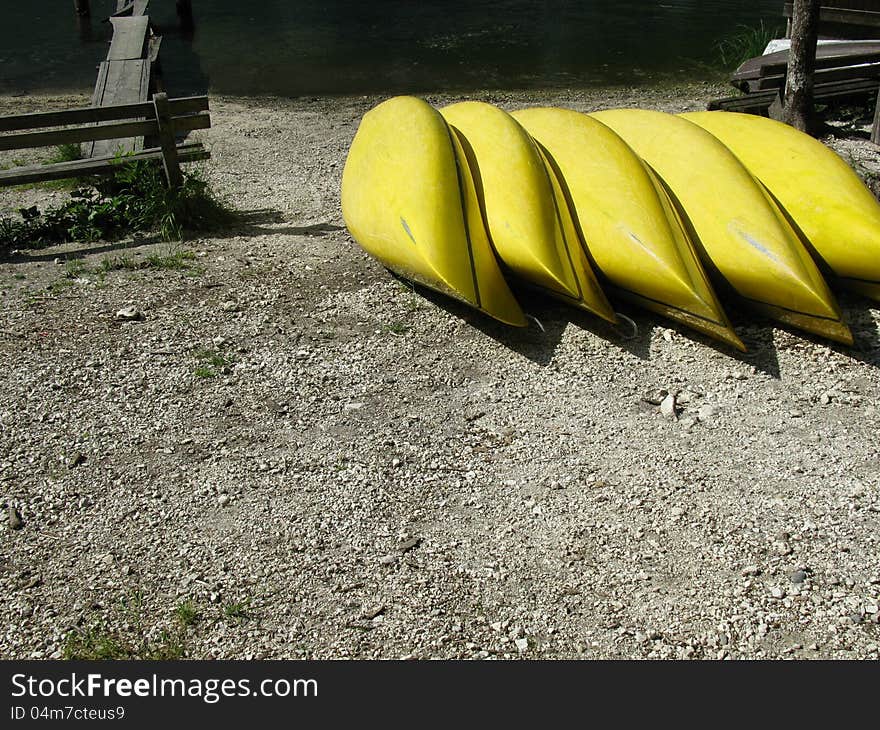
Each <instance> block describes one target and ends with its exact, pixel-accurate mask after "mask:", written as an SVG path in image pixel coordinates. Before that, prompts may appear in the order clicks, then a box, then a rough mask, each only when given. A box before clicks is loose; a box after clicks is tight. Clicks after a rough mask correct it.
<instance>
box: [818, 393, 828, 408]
mask: <svg viewBox="0 0 880 730" xmlns="http://www.w3.org/2000/svg"><path fill="white" fill-rule="evenodd" d="M819 403H821V404H822V405H823V406H828V405H831V393H822V395H820V396H819Z"/></svg>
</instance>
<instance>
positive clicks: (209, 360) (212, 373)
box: [193, 347, 234, 378]
mask: <svg viewBox="0 0 880 730" xmlns="http://www.w3.org/2000/svg"><path fill="white" fill-rule="evenodd" d="M193 356H194V357H195V358H196V360H198V361H199V365H198V366H197V367H196V369H195V370H194V371H193V374H194V375H195V376H196V377H197V378H216V377H217V375H218V373H220V372H222V371H224V370H228V368H229V367H230V366H231V365H232V363H233V362H234V360H233V359H232V358H231V357H227V356H226V355H224V354H223V353H221V352H218V351H217V350H211V349H208V348H206V347H200V348H198V349H197V350H196V351H195V352H194V353H193Z"/></svg>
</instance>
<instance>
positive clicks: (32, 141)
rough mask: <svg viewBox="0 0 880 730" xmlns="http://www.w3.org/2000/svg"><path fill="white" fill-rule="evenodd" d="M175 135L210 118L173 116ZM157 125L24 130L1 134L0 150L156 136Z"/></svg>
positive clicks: (204, 126) (148, 122)
mask: <svg viewBox="0 0 880 730" xmlns="http://www.w3.org/2000/svg"><path fill="white" fill-rule="evenodd" d="M172 127H173V130H174V134H181V133H182V132H190V131H192V130H195V129H210V127H211V117H210V116H209V115H208V114H204V113H202V114H190V115H188V116H183V117H174V118H173V119H172ZM158 132H159V128H158V125H157V124H156V120H155V119H150V120H146V121H142V122H117V123H112V124H96V125H94V126H88V127H74V128H72V129H54V130H51V131H48V132H26V133H24V134H5V135H0V151H7V150H23V149H27V148H30V147H52V146H56V145H62V144H75V143H77V142H91V141H94V140H97V141H105V140H117V139H127V138H129V137H144V136H155V135H156V134H158ZM118 151H119V150H118V149H116V148H114V147H112V146H111V149H110V150H109V151H108V152H107V153H105V154H104V155H97V156H98V157H104V156H113V155H115V154H117V153H118Z"/></svg>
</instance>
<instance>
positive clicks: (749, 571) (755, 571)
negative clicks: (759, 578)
mask: <svg viewBox="0 0 880 730" xmlns="http://www.w3.org/2000/svg"><path fill="white" fill-rule="evenodd" d="M740 573H741V574H742V575H743V577H747V576H751V575H761V567H760V566H759V565H747V566H746V567H745V568H743V569H742V570H741V571H740Z"/></svg>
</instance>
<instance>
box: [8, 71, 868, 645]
mask: <svg viewBox="0 0 880 730" xmlns="http://www.w3.org/2000/svg"><path fill="white" fill-rule="evenodd" d="M723 93H726V92H725V91H724V90H723V89H718V88H716V87H711V86H708V85H694V86H685V87H680V88H674V89H669V88H662V89H643V88H632V89H629V88H621V89H612V90H595V91H572V92H529V93H524V92H515V93H514V92H511V93H499V92H491V93H486V94H485V95H475V98H484V99H487V100H489V101H493V102H495V103H498V104H500V105H501V106H503V107H505V108H508V109H513V108H518V107H522V106H527V105H531V104H554V105H559V106H570V107H572V108H576V109H583V110H591V109H598V108H602V107H615V106H640V107H645V108H656V109H663V110H667V111H685V110H694V109H700V108H702V107H703V105H704V103H705V101H706V99H708V98H709V97H711V96H714V95H719V94H723ZM459 98H461V97H447V96H440V95H436V96H432V97H430V99H429V100H430V101H431V102H432V103H435V104H444V103H449V102H452V101H456V100H458V99H459ZM84 101H85V97H80V96H72V97H52V98H47V97H25V98H10V97H5V98H0V114H7V113H13V112H16V111H27V110H35V109H48V108H52V107H64V106H70V105H78V104H81V103H84ZM377 101H379V100H378V99H376V98H339V99H231V98H212V100H211V106H212V120H213V127H212V129H211V130H209V131H206V132H205V133H201V134H200V137H201V138H203V139H204V141H205V142H206V144H207V145H208V147H209V148H210V150H211V153H212V159H211V160H210V161H208V162H206V163H204V165H203V166H202V169H203V171H204V174H205V175H206V177H207V178H208V179H209V181H210V182H211V183H212V185H213V186H214V187H215V189H217V190H218V191H219V192H220V194H221V195H223V196H224V197H226V198H227V199H228V200H230V201H232V202H233V203H234V204H235V205H236V207H238V208H239V209H241V210H242V211H245V213H246V214H247V219H246V221H245V222H244V223H242V224H240V225H237V226H236V227H234V228H230V229H229V230H226V231H223V232H222V233H221V234H220V235H216V236H213V237H206V238H199V239H195V240H190V241H187V242H185V243H182V244H176V245H173V246H169V244H165V243H162V242H160V241H157V240H156V239H155V238H154V237H150V236H138V237H133V238H130V239H127V240H124V241H121V242H114V243H97V244H93V245H88V246H82V245H66V246H59V247H55V248H53V249H47V250H42V251H33V252H23V253H20V254H17V255H15V256H13V257H11V258H8V259H6V260H3V261H2V262H0V359H2V370H3V379H2V385H0V395H2V397H0V498H2V503H3V505H4V506H5V507H7V508H9V509H10V510H12V511H14V513H15V515H17V516H18V518H20V524H16V520H14V519H12V512H9V513H8V515H7V516H8V517H9V518H10V520H11V524H10V526H9V527H7V526H5V525H4V526H3V527H2V529H0V618H2V623H3V626H4V629H3V630H2V633H0V654H2V655H3V656H4V657H16V658H28V657H36V658H47V657H59V656H62V655H63V654H64V650H65V646H68V647H69V644H68V643H67V641H66V637H67V636H68V634H69V632H70V631H71V630H78V631H85V630H86V629H89V628H91V629H92V630H93V631H95V632H99V633H101V632H103V634H105V635H107V636H111V637H125V636H128V635H129V633H130V632H131V631H132V626H133V625H136V626H137V627H138V631H140V632H141V633H143V635H144V636H145V637H146V640H148V641H153V642H160V637H161V635H162V634H161V632H162V631H163V630H166V632H167V631H171V630H172V629H174V628H175V627H178V628H180V627H179V626H178V624H179V622H180V619H179V614H178V612H177V610H176V609H177V608H178V607H179V606H181V605H182V604H187V605H189V606H190V607H192V608H194V610H196V612H197V614H198V618H196V619H193V620H191V621H187V622H186V625H185V626H184V627H183V628H182V629H181V635H182V645H181V647H180V653H181V654H182V655H183V656H187V657H197V658H210V657H231V658H244V657H257V658H283V657H291V658H302V657H316V658H327V657H334V658H336V657H363V658H367V657H389V658H393V657H405V656H411V657H457V658H471V657H474V658H479V657H495V656H497V657H535V658H537V657H543V658H557V657H615V658H625V657H626V658H629V657H694V658H700V657H710V658H716V657H735V658H740V657H743V658H745V657H748V658H753V657H781V656H797V657H823V658H830V657H865V658H874V659H876V658H878V651H880V647H878V642H880V625H878V621H880V609H878V603H880V573H878V565H877V559H876V558H877V552H878V543H877V540H878V538H877V536H878V535H880V466H878V465H880V459H878V456H880V454H878V440H877V432H878V427H880V413H878V395H880V371H878V364H880V345H878V342H880V340H878V324H880V312H878V310H877V309H876V308H875V307H872V306H871V305H870V304H868V303H867V302H866V301H865V300H862V299H857V298H855V297H849V296H846V295H841V297H840V302H841V305H842V308H843V310H844V312H845V314H846V318H847V320H848V321H849V322H850V325H851V327H852V329H853V332H854V334H855V336H856V339H857V343H856V345H855V346H854V347H853V348H838V347H836V346H832V345H829V344H828V343H826V342H822V341H819V340H812V339H807V338H804V337H803V336H801V335H799V334H795V333H794V332H790V331H787V330H784V329H779V328H777V327H775V326H774V325H772V324H771V323H770V322H768V321H763V320H758V319H756V318H755V317H753V316H752V315H748V314H745V313H742V312H739V311H738V310H737V309H736V308H735V307H731V315H732V317H733V320H734V325H735V326H736V327H737V329H738V331H739V332H740V334H741V336H742V338H743V340H744V341H745V343H746V344H747V345H748V347H749V350H750V353H749V354H748V355H738V354H735V353H731V352H729V351H727V350H723V349H717V348H716V347H715V346H713V345H712V344H711V343H709V342H707V341H706V340H704V339H702V338H700V337H699V336H696V335H694V334H692V333H690V332H687V331H685V330H681V329H678V328H676V327H675V326H673V325H671V324H670V323H668V322H665V321H663V320H660V319H658V318H655V317H653V316H652V315H649V314H646V313H644V312H641V311H635V310H631V309H624V310H623V311H625V312H626V313H627V314H628V315H629V316H630V317H632V318H633V319H634V320H635V322H636V324H637V326H638V333H637V334H636V336H635V337H633V338H632V339H623V338H622V337H621V335H620V334H619V333H617V332H615V331H613V330H611V329H609V328H608V327H606V326H604V325H602V324H601V323H599V322H598V321H596V320H591V319H589V318H588V317H586V316H585V315H581V314H579V313H578V312H575V311H573V310H569V309H565V308H563V307H562V306H559V305H556V304H554V303H552V302H548V301H545V300H541V299H537V298H529V299H528V300H527V306H528V308H529V310H530V313H532V314H533V315H534V316H536V317H537V318H538V319H539V320H540V321H541V323H542V324H543V328H544V329H543V331H542V330H539V329H538V328H537V327H532V328H529V329H528V330H525V331H511V330H509V329H507V328H505V327H503V326H501V325H496V324H494V323H493V322H490V321H487V320H486V319H484V318H483V317H481V316H480V315H479V314H477V313H475V312H472V311H470V310H467V309H466V308H464V307H462V306H459V305H458V304H456V303H454V302H451V301H447V300H445V299H443V298H442V297H438V296H435V295H425V294H424V293H423V292H421V291H416V290H413V289H412V288H410V287H408V286H406V285H405V284H402V283H400V282H398V281H396V280H395V279H393V278H391V277H390V276H389V275H388V274H387V273H386V272H385V271H384V270H383V268H382V267H381V266H380V265H378V264H377V263H376V262H374V261H373V260H371V259H370V258H369V257H368V256H367V255H366V254H365V253H363V252H362V251H361V250H360V249H359V248H358V247H357V246H356V245H355V244H354V243H353V242H352V240H351V239H350V237H349V236H348V234H347V232H346V231H345V229H344V227H343V222H342V219H341V214H340V208H339V184H340V177H341V173H342V167H343V164H344V159H345V153H346V150H347V149H348V145H349V144H350V142H351V139H352V137H353V135H354V132H355V129H356V127H357V123H358V120H359V119H360V117H361V115H362V114H363V113H364V112H366V111H367V110H368V109H369V108H371V107H372V106H374V105H375V103H377ZM835 144H837V142H835ZM841 144H843V143H841ZM845 146H846V147H847V148H850V147H851V148H852V149H854V150H857V151H858V154H859V155H862V156H863V157H864V158H865V159H868V160H871V161H872V162H876V152H875V151H874V149H873V148H870V147H868V145H867V143H866V142H864V141H861V140H856V139H850V140H847V141H845ZM2 162H3V161H2V160H0V163H2ZM63 194H64V193H63V192H59V191H49V190H45V189H40V188H33V189H27V190H23V189H17V190H5V191H3V192H2V193H0V211H11V210H14V209H15V208H17V207H20V206H23V205H30V204H35V203H40V204H44V203H45V202H47V201H48V200H50V199H51V197H52V196H53V195H55V196H56V197H57V196H60V195H63ZM169 249H170V250H180V249H183V250H186V251H191V252H193V253H194V255H195V258H194V259H192V260H191V261H189V262H188V263H189V268H187V269H184V270H156V269H148V268H142V269H114V268H112V267H105V268H109V270H107V271H104V272H103V273H102V271H101V269H102V262H103V260H104V259H105V258H109V259H111V260H112V259H113V257H117V259H118V258H119V257H123V258H126V259H128V260H130V262H132V263H136V262H141V261H144V260H145V259H146V257H147V256H148V255H150V254H153V253H157V252H158V253H164V252H166V251H168V250H169ZM74 262H75V263H74ZM127 305H133V306H134V307H135V308H136V309H137V310H138V311H139V312H141V313H142V315H143V316H142V318H140V319H136V320H133V321H119V320H117V318H116V313H117V312H118V311H119V310H120V309H122V308H123V307H125V306H127ZM659 389H665V390H668V391H672V392H678V393H679V403H680V404H682V406H683V408H684V410H683V411H682V412H681V413H680V416H679V418H678V420H674V419H672V418H667V417H664V416H663V415H662V414H661V410H660V408H659V407H658V406H656V405H652V404H650V403H648V402H646V400H645V399H646V398H648V397H650V394H651V393H653V392H654V391H657V390H659ZM13 524H16V529H12V525H13ZM133 596H137V597H138V600H137V606H138V607H139V608H138V612H139V613H138V618H137V621H136V622H133V620H132V618H131V612H130V609H125V610H123V609H122V608H120V606H122V605H123V604H122V603H121V601H122V600H123V599H127V601H128V602H127V603H126V604H125V605H126V606H129V607H130V606H131V605H132V597H133ZM175 630H176V629H175ZM127 632H128V633H127ZM175 635H176V634H175Z"/></svg>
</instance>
